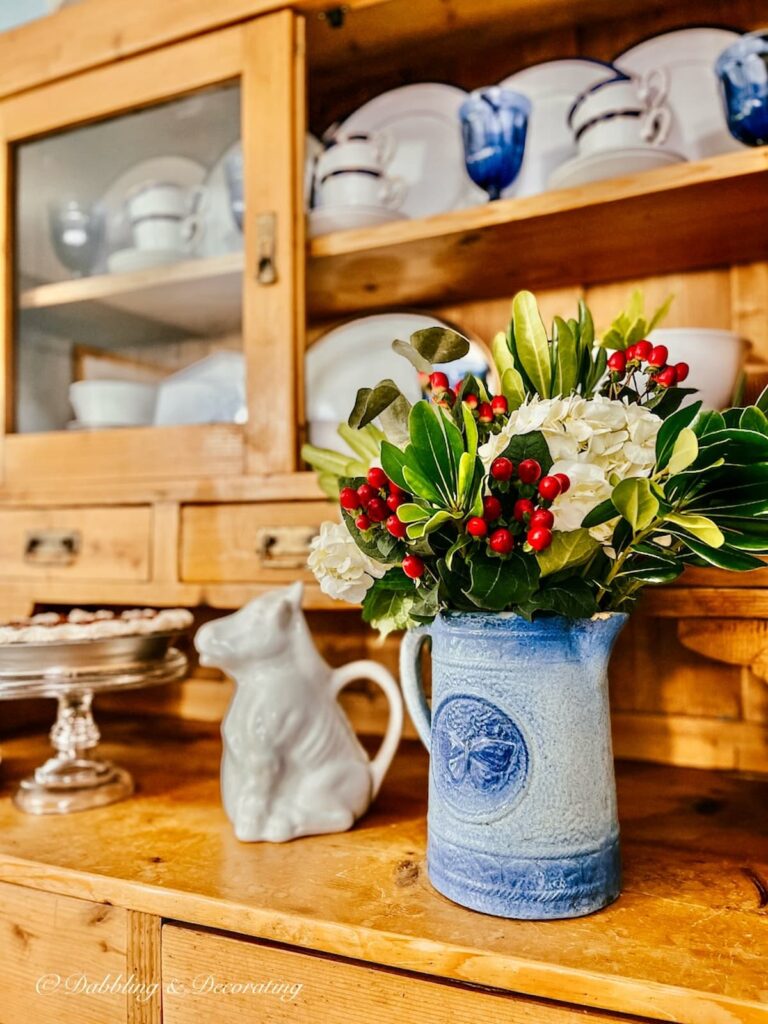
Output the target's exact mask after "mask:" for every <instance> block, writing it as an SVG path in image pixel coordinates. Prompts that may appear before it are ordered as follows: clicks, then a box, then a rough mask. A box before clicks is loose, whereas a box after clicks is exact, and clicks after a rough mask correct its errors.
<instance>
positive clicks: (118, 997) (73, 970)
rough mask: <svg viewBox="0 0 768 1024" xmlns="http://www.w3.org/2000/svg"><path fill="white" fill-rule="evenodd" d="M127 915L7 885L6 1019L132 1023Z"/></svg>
mask: <svg viewBox="0 0 768 1024" xmlns="http://www.w3.org/2000/svg"><path fill="white" fill-rule="evenodd" d="M127 917H128V914H127V911H125V910H121V909H120V908H118V907H105V906H102V905H101V904H96V903H87V902H85V901H84V900H76V899H71V898H70V897H68V896H54V895H52V894H50V893H46V892H36V891H35V890H33V889H24V888H21V887H20V886H15V885H8V884H7V883H4V882H0V1022H2V1024H12V1022H13V1024H15V1022H17V1021H40V1022H43V1021H44V1022H45V1024H123V1022H125V1021H127V1019H128V996H127V994H126V989H125V988H121V985H124V983H125V981H126V978H127V975H128V972H127V970H126V964H127V956H126V937H127ZM95 989H100V991H95Z"/></svg>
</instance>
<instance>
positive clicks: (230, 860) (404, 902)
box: [0, 719, 768, 1024]
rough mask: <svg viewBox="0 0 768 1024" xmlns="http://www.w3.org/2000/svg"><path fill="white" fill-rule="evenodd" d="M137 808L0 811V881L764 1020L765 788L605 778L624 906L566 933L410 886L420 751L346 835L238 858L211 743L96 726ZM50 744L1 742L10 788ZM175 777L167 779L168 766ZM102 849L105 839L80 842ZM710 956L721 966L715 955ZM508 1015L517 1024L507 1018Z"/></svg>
mask: <svg viewBox="0 0 768 1024" xmlns="http://www.w3.org/2000/svg"><path fill="white" fill-rule="evenodd" d="M102 726H103V731H104V734H105V753H106V754H107V755H108V756H110V757H113V758H114V759H115V760H117V761H119V763H121V764H124V765H125V766H126V767H128V768H129V769H130V770H131V771H132V772H133V773H134V775H135V777H136V780H137V795H136V796H135V797H134V798H132V799H130V800H128V801H125V802H124V803H122V804H116V805H114V806H112V807H109V808H103V809H98V810H95V811H91V812H89V821H88V824H89V828H88V829H87V830H86V829H83V827H82V821H83V819H82V817H80V816H77V815H72V816H70V817H65V818H61V819H50V820H47V821H46V822H44V827H43V828H40V827H38V826H39V824H40V823H39V822H35V821H34V820H30V819H27V818H24V817H23V816H22V815H19V814H18V813H17V812H15V811H14V810H13V809H12V808H11V806H10V800H9V797H8V796H5V797H4V798H3V799H2V801H0V878H2V879H5V880H7V881H15V882H18V883H23V884H25V885H27V886H29V887H32V888H35V889H43V890H45V889H50V890H55V891H58V892H60V893H64V894H68V895H72V896H78V897H80V898H87V899H91V900H109V901H110V902H112V903H114V904H115V905H117V906H124V907H130V908H131V909H132V910H136V911H140V912H142V913H147V914H155V915H158V916H163V917H166V918H170V919H172V920H175V921H179V922H183V923H189V924H192V925H195V926H198V927H208V928H216V929H221V930H224V931H229V932H232V933H236V934H239V935H243V936H249V937H252V938H258V939H264V940H269V941H276V942H280V943H285V944H287V945H289V946H293V947H298V948H301V949H303V950H304V951H316V952H321V953H327V954H334V955H340V956H343V957H348V958H351V959H352V960H356V961H362V962H366V963H374V964H379V965H381V966H384V967H394V968H398V969H403V970H408V971H415V972H417V973H419V974H423V975H428V976H432V977H439V978H446V979H451V980H454V981H458V982H461V983H463V984H466V983H471V984H479V985H483V986H490V987H494V988H500V989H502V990H504V991H512V992H515V993H517V994H521V995H525V996H528V997H535V998H542V999H553V1000H558V1001H561V1002H565V1003H572V1004H576V1005H579V1006H589V1007H592V1008H597V1009H602V1010H605V1011H608V1012H612V1013H629V1014H632V1013H634V1014H637V1015H639V1016H646V1017H651V1018H658V1019H666V1020H676V1021H680V1022H683V1024H722V1022H723V1021H726V1020H727V1021H730V1022H757V1021H764V1020H765V1019H766V1014H767V1013H768V994H767V993H766V989H765V979H764V969H763V964H764V961H765V957H766V955H768V921H767V920H766V916H765V909H764V902H765V898H764V892H765V883H764V881H763V880H764V879H765V878H766V874H768V834H766V832H765V829H764V828H763V827H762V825H761V822H762V821H763V817H764V815H763V808H764V806H765V802H766V798H768V783H766V782H765V781H764V780H759V779H755V780H751V781H750V780H748V779H744V778H740V777H737V776H723V775H718V774H716V773H712V772H701V771H693V770H685V769H674V768H663V767H658V766H655V765H638V764H634V765H632V764H620V765H619V769H618V784H619V811H620V818H621V824H622V835H623V847H624V874H625V881H624V891H623V894H622V896H621V898H620V899H619V901H618V902H617V903H616V904H614V905H613V906H612V907H610V908H608V909H607V910H605V911H602V912H601V913H600V914H597V915H594V916H592V917H588V918H584V919H581V920H577V921H562V922H554V923H551V924H548V925H542V924H540V923H536V922H509V921H502V920H499V919H494V918H489V917H484V916H482V915H478V914H475V913H472V912H469V911H466V910H463V909H462V908H460V907H457V906H455V905H453V904H452V903H450V902H449V901H448V900H445V899H443V898H442V897H440V896H438V895H437V894H436V893H435V892H434V891H433V890H432V889H431V887H430V886H429V883H428V881H427V879H426V877H425V873H424V847H425V830H424V810H425V797H426V756H425V754H424V753H423V751H422V750H421V749H420V748H418V747H417V746H414V745H410V744H408V745H405V746H404V747H403V748H401V751H400V753H399V754H398V756H397V757H396V759H395V762H394V766H393V770H392V772H391V773H390V775H389V777H388V778H387V780H386V781H385V784H384V787H383V789H382V792H381V794H380V796H379V798H378V800H377V802H376V804H375V805H374V807H373V808H372V809H371V811H370V812H369V814H368V815H366V817H365V818H364V819H363V820H361V822H360V823H359V824H358V826H357V827H356V828H355V829H354V830H352V831H351V832H349V833H346V834H343V835H335V836H322V837H313V838H310V839H303V840H301V841H297V842H294V843H290V844H286V845H282V846H271V845H268V844H253V845H248V844H240V843H238V842H237V841H236V840H235V839H234V837H233V835H232V832H231V829H230V827H229V824H228V823H227V821H226V819H225V818H224V815H223V812H222V810H221V808H220V805H219V800H218V760H219V751H220V747H219V739H218V736H217V735H216V733H215V732H212V731H211V730H210V728H205V727H202V726H196V727H190V726H188V725H187V726H185V725H184V724H183V723H178V722H173V723H170V724H165V723H163V721H162V720H159V719H158V720H156V721H155V722H154V723H153V726H152V731H151V733H149V734H148V732H147V727H146V725H142V724H133V725H130V724H127V725H118V724H117V723H109V722H108V721H106V720H104V721H103V722H102ZM45 749H46V740H45V737H43V736H40V737H39V738H35V739H18V740H12V741H10V742H8V743H7V744H6V745H5V748H4V753H5V760H4V764H3V769H4V775H5V785H6V793H8V792H9V791H10V788H11V787H12V785H13V783H14V780H15V779H17V778H18V777H19V776H20V775H21V774H23V773H25V772H26V771H28V770H29V768H30V767H31V766H32V764H34V763H36V762H37V761H38V760H39V759H40V757H41V756H43V754H44V753H45ZM170 765H172V766H173V768H172V770H171V769H170V768H169V766H170ZM99 835H102V836H104V837H108V839H106V838H105V841H103V842H94V837H96V836H99ZM724 957H726V958H727V963H726V960H724ZM513 1019H514V1018H513Z"/></svg>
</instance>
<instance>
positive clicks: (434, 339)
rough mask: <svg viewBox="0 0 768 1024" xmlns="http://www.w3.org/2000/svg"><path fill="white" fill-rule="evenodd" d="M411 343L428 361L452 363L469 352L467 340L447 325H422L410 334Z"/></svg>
mask: <svg viewBox="0 0 768 1024" xmlns="http://www.w3.org/2000/svg"><path fill="white" fill-rule="evenodd" d="M411 345H413V347H414V348H415V349H416V351H417V352H418V354H419V355H420V356H421V357H422V359H425V360H426V361H427V362H429V363H452V362H453V360H454V359H463V358H464V356H465V355H466V354H467V353H468V352H469V342H468V341H467V339H466V338H464V337H463V336H462V335H461V334H458V333H457V332H456V331H452V330H451V329H450V328H449V327H438V326H435V327H424V328H422V330H420V331H415V332H414V333H413V334H412V335H411Z"/></svg>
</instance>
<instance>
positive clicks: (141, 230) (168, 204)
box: [126, 182, 204, 249]
mask: <svg viewBox="0 0 768 1024" xmlns="http://www.w3.org/2000/svg"><path fill="white" fill-rule="evenodd" d="M203 195H204V190H203V189H202V188H195V189H187V188H184V187H183V186H181V185H177V184H176V183H174V182H148V183H147V184H145V185H142V186H140V187H139V188H138V189H136V190H134V192H133V193H132V194H131V195H130V196H129V197H128V200H127V203H126V205H127V208H128V217H129V220H130V223H131V228H132V231H133V239H134V242H135V244H136V246H137V248H139V249H189V248H191V246H192V244H193V243H194V242H195V241H196V239H197V237H198V235H199V233H200V223H201V222H200V217H199V215H198V213H197V210H198V207H199V205H200V201H201V199H202V197H203Z"/></svg>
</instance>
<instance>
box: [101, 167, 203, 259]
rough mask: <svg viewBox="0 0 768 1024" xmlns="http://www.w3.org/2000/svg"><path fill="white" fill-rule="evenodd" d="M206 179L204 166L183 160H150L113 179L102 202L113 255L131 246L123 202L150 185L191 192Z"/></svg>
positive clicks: (108, 243)
mask: <svg viewBox="0 0 768 1024" xmlns="http://www.w3.org/2000/svg"><path fill="white" fill-rule="evenodd" d="M205 177H206V169H205V167H204V165H203V164H201V163H199V162H198V161H197V160H190V159H189V158H188V157H185V156H158V157H152V158H151V159H150V160H142V161H140V162H139V163H137V164H134V165H133V167H129V168H128V170H127V171H124V172H123V173H122V174H121V175H119V177H117V178H115V180H114V181H113V182H112V184H111V185H110V186H109V188H108V189H107V191H106V192H105V193H104V196H103V197H102V200H101V202H102V205H103V206H104V208H105V210H106V215H107V248H108V249H109V251H110V252H112V253H113V255H114V250H117V249H123V248H129V247H130V245H131V241H132V238H131V225H130V222H129V219H128V217H127V216H126V209H125V201H126V199H127V198H128V196H129V194H130V193H131V192H133V191H134V190H135V189H136V188H138V187H139V186H140V185H144V184H146V183H147V182H150V181H163V182H173V183H174V184H176V185H181V186H182V187H184V188H189V189H192V188H197V187H198V186H199V185H202V184H203V182H204V181H205Z"/></svg>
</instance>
